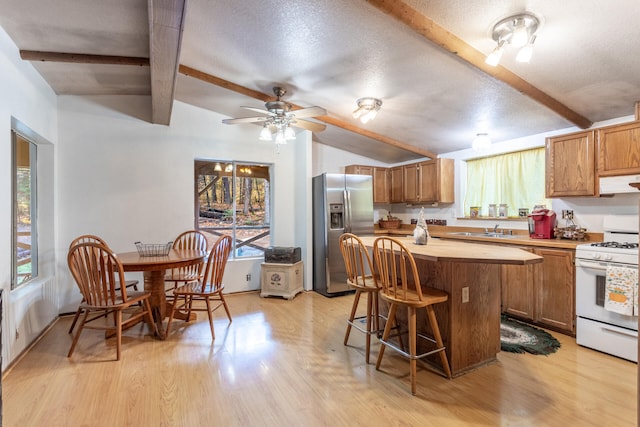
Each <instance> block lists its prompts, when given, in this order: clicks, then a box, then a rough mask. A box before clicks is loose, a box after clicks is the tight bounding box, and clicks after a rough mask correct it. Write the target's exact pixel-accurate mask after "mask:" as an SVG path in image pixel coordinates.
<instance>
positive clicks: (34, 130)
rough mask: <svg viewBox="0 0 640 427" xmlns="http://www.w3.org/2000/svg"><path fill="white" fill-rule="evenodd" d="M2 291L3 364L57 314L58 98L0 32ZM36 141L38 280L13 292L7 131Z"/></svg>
mask: <svg viewBox="0 0 640 427" xmlns="http://www.w3.org/2000/svg"><path fill="white" fill-rule="evenodd" d="M0 70H2V78H1V79H0V94H2V96H0V198H1V199H2V203H0V288H1V289H2V290H3V303H4V307H3V320H2V363H3V366H2V367H3V369H4V367H6V366H7V365H8V364H9V363H10V362H11V361H13V360H14V359H15V358H16V357H17V356H18V355H19V354H20V353H21V352H22V351H23V350H24V349H25V348H26V347H27V346H28V345H29V343H30V342H31V341H33V339H35V338H36V337H37V336H38V335H39V334H40V333H41V332H42V330H43V329H44V328H46V327H47V325H49V324H50V323H51V322H52V321H53V320H54V319H55V317H56V315H57V295H56V293H55V276H54V274H55V273H54V271H55V251H54V239H55V229H54V226H53V225H54V221H55V217H54V198H53V195H54V193H53V190H54V164H55V163H54V162H55V160H54V156H55V153H54V144H55V143H56V142H57V140H58V130H57V120H58V116H57V110H56V96H55V94H54V93H53V91H52V90H51V88H49V86H48V85H47V84H46V83H45V82H44V80H42V78H41V77H40V76H39V75H38V73H37V72H36V71H35V70H34V69H33V67H32V66H31V64H30V63H28V62H25V61H22V60H21V59H20V56H19V52H18V49H17V47H16V46H15V45H14V44H13V42H12V41H11V40H10V39H9V37H8V36H7V34H6V33H5V32H4V30H3V29H2V28H0ZM12 123H13V126H14V128H15V127H18V128H20V129H21V131H23V132H25V133H29V134H30V135H29V136H32V137H35V138H36V139H37V142H38V144H39V145H38V155H39V157H38V174H39V178H40V179H39V181H38V195H39V202H40V204H39V208H40V217H39V222H38V229H39V236H38V246H39V253H40V262H39V274H40V276H39V278H38V279H36V280H33V281H31V282H30V283H29V284H26V285H23V286H21V287H20V288H19V289H17V290H15V291H12V290H11V241H12V237H11V236H12V234H11V206H12V201H11V200H12V194H11V128H12Z"/></svg>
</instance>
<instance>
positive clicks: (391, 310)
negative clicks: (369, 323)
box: [376, 303, 398, 370]
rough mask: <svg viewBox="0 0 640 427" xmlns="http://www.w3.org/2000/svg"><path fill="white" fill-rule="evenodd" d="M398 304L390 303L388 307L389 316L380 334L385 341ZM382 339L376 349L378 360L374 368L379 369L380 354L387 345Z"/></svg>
mask: <svg viewBox="0 0 640 427" xmlns="http://www.w3.org/2000/svg"><path fill="white" fill-rule="evenodd" d="M397 308H398V306H397V305H396V304H393V303H391V305H390V307H389V317H388V318H387V324H386V325H385V326H384V333H383V334H382V340H384V341H386V340H387V339H388V338H389V334H390V333H391V324H392V323H395V321H396V309H397ZM384 341H380V350H379V351H378V361H377V362H376V370H379V369H380V363H382V356H383V355H384V349H385V348H386V347H387V345H386V344H385V343H384Z"/></svg>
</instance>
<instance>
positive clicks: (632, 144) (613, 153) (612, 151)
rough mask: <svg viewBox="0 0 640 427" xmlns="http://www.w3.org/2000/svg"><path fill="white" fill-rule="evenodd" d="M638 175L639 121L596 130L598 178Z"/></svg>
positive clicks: (639, 171) (639, 167) (639, 170)
mask: <svg viewBox="0 0 640 427" xmlns="http://www.w3.org/2000/svg"><path fill="white" fill-rule="evenodd" d="M638 173H640V121H637V122H631V123H627V124H623V125H615V126H607V127H604V128H601V129H598V176H616V175H633V174H638Z"/></svg>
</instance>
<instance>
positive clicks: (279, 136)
mask: <svg viewBox="0 0 640 427" xmlns="http://www.w3.org/2000/svg"><path fill="white" fill-rule="evenodd" d="M274 142H275V143H276V145H284V144H286V143H287V138H286V137H285V136H284V131H282V130H278V131H277V132H276V137H275V139H274Z"/></svg>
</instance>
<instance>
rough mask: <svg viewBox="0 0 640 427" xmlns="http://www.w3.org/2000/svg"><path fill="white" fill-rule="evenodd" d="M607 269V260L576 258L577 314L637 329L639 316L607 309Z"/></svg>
mask: <svg viewBox="0 0 640 427" xmlns="http://www.w3.org/2000/svg"><path fill="white" fill-rule="evenodd" d="M629 267H634V266H633V265H630V266H629ZM606 271H607V263H606V262H599V261H592V260H584V259H580V258H576V315H577V316H578V317H582V318H585V319H591V320H594V321H598V322H604V323H608V324H610V325H615V326H619V327H623V328H627V329H632V330H634V331H637V330H638V317H637V316H626V315H624V314H619V313H614V312H612V311H609V310H605V308H604V300H605V295H606V293H605V279H606Z"/></svg>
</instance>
